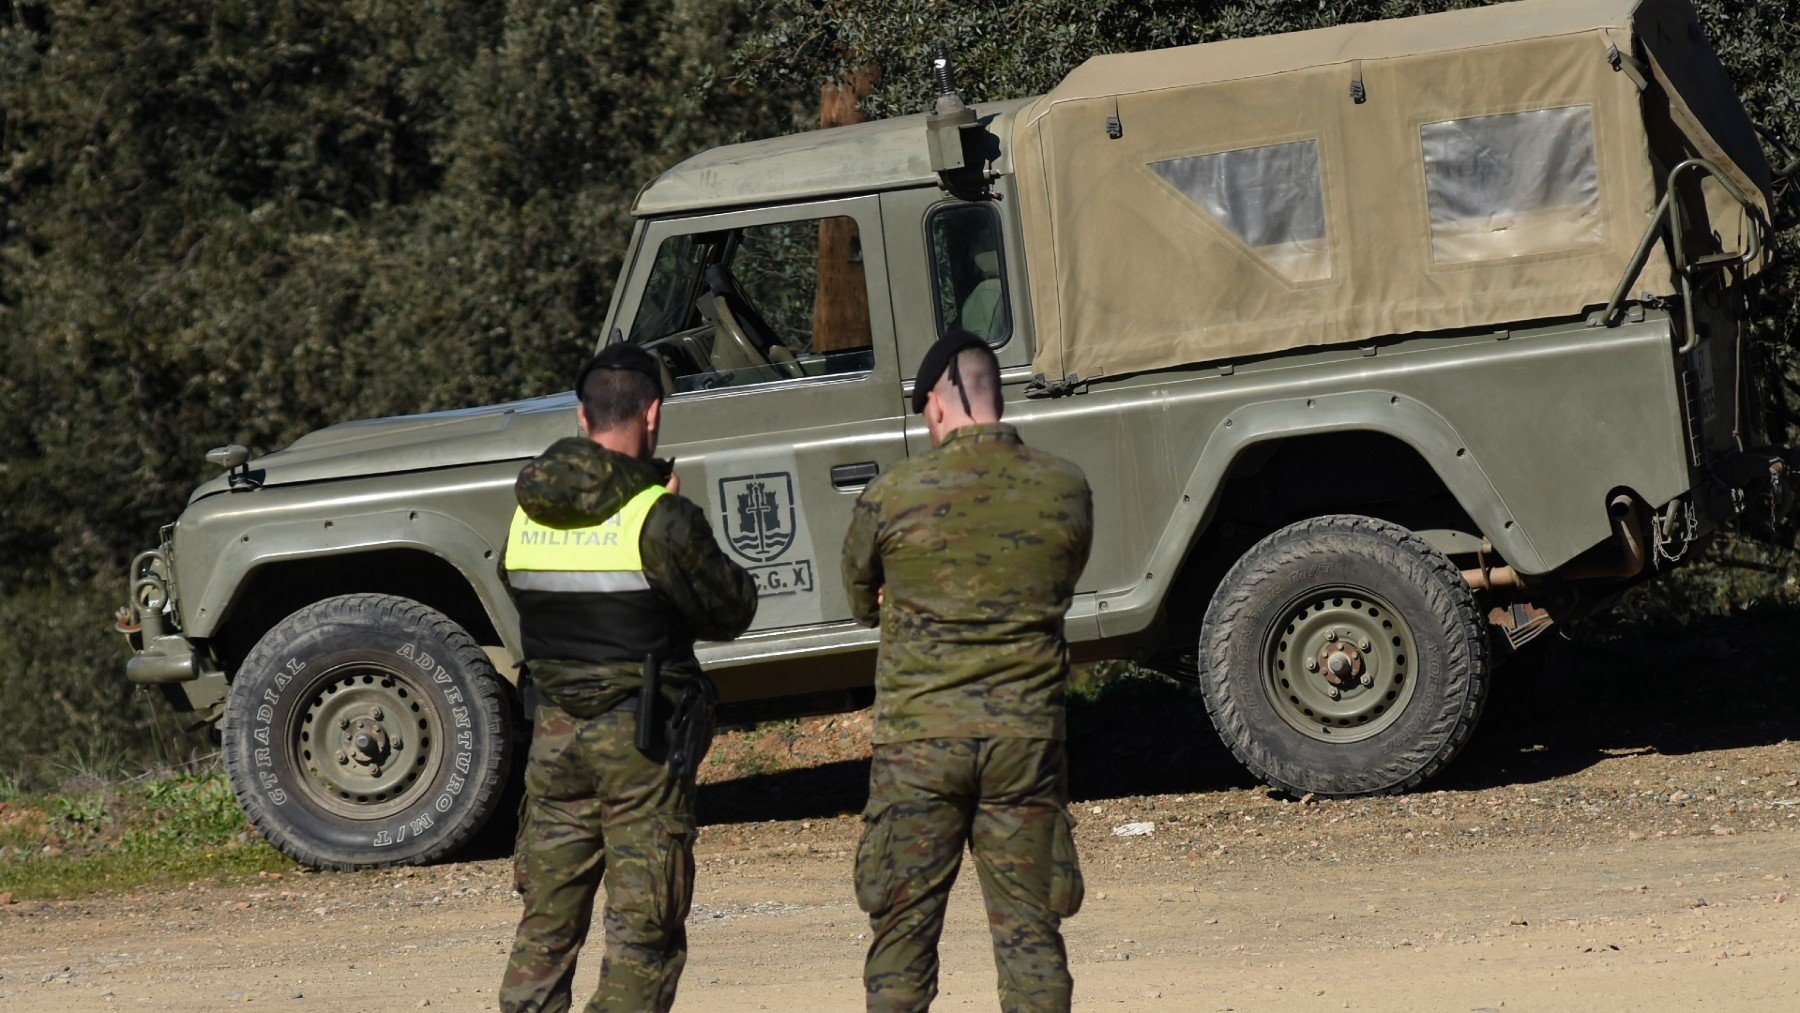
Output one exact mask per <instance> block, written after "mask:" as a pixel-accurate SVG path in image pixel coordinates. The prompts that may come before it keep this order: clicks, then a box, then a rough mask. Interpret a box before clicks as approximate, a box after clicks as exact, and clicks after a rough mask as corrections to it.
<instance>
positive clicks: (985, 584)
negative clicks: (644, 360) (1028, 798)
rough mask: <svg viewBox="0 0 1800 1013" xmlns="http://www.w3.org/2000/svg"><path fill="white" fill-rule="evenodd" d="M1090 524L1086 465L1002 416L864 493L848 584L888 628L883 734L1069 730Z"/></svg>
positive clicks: (857, 605)
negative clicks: (1067, 698)
mask: <svg viewBox="0 0 1800 1013" xmlns="http://www.w3.org/2000/svg"><path fill="white" fill-rule="evenodd" d="M1093 531H1094V524H1093V495H1092V493H1091V492H1090V490H1089V489H1088V484H1087V479H1086V477H1085V476H1083V475H1082V473H1081V469H1080V468H1078V467H1076V466H1075V465H1073V464H1071V463H1069V462H1068V461H1064V460H1062V459H1061V458H1057V457H1053V456H1051V455H1049V454H1045V453H1042V452H1040V451H1036V450H1033V449H1031V448H1030V447H1027V446H1026V445H1025V444H1024V443H1023V442H1021V441H1020V439H1019V433H1018V430H1016V429H1014V428H1013V427H1012V426H1009V425H1005V424H1002V423H994V424H991V425H976V426H967V427H964V428H962V429H959V430H957V431H956V432H954V433H952V434H951V435H950V438H949V439H947V440H946V441H945V442H944V444H943V445H942V446H940V447H938V448H937V449H935V450H933V451H931V452H929V453H926V454H923V455H921V456H919V457H915V458H913V459H911V460H909V461H907V462H906V463H904V464H902V465H900V466H899V467H897V468H895V469H894V470H893V471H891V472H889V473H887V474H886V475H883V476H881V478H879V479H877V480H876V481H875V482H874V483H872V484H871V485H870V486H869V488H868V489H866V490H864V492H863V494H862V497H861V498H860V499H859V500H857V503H856V510H855V513H854V515H853V517H852V519H851V522H850V531H849V534H848V535H847V536H846V537H845V539H844V585H845V587H847V588H848V589H849V592H850V607H851V611H852V612H853V613H854V614H855V615H856V617H857V618H859V619H861V620H862V621H863V622H865V623H869V624H870V625H874V624H876V623H877V622H879V624H880V626H881V657H880V661H879V662H878V664H877V668H876V674H875V741H876V742H904V741H907V740H910V739H922V738H981V737H987V738H1000V737H1021V738H1055V739H1060V738H1062V737H1063V691H1064V686H1065V684H1066V682H1067V681H1068V645H1067V643H1066V642H1065V641H1064V639H1063V616H1065V615H1066V614H1067V613H1068V611H1069V602H1070V599H1071V598H1072V596H1073V595H1074V593H1075V581H1076V579H1077V578H1078V577H1080V575H1081V570H1082V567H1084V566H1086V565H1087V558H1088V550H1089V548H1090V547H1091V545H1092V543H1093ZM877 592H880V593H881V594H882V598H881V601H880V604H879V605H878V604H877Z"/></svg>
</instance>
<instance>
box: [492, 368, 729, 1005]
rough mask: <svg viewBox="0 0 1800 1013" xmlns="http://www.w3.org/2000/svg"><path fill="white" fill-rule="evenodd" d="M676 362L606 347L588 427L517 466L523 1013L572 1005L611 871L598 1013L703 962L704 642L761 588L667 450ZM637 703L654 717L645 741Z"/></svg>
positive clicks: (708, 706) (707, 723)
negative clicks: (692, 920)
mask: <svg viewBox="0 0 1800 1013" xmlns="http://www.w3.org/2000/svg"><path fill="white" fill-rule="evenodd" d="M660 376H661V373H660V370H659V368H658V365H657V362H656V360H655V359H654V358H653V357H652V356H651V355H650V354H649V353H648V352H645V351H644V350H642V349H639V348H636V347H632V346H624V345H615V346H612V347H609V348H607V349H606V350H604V351H602V352H601V353H600V354H599V355H597V356H595V357H594V358H593V359H592V360H591V361H589V362H588V364H587V365H586V366H584V367H583V368H582V371H581V374H580V376H579V378H578V379H577V380H576V392H577V393H578V395H579V396H580V399H581V407H580V418H581V427H582V431H583V432H584V433H586V434H587V435H586V437H585V438H582V437H570V438H568V439H564V440H559V441H557V442H556V443H555V444H553V445H552V446H551V447H550V449H549V450H547V451H545V452H544V454H543V456H541V457H539V458H538V459H537V460H535V461H532V462H531V463H530V464H528V465H526V466H525V469H524V470H523V471H521V472H520V473H519V479H518V483H517V486H516V491H517V494H518V500H519V509H518V512H517V513H516V514H515V515H514V517H513V523H512V529H511V531H510V532H509V534H508V537H507V545H506V558H505V563H504V566H505V571H506V579H507V583H508V585H509V586H510V587H511V588H512V591H513V596H514V599H515V601H516V602H517V604H518V607H519V632H520V635H521V638H522V639H523V642H524V644H523V646H524V651H525V657H526V662H527V668H528V671H529V678H530V679H531V681H532V683H533V685H534V686H535V688H536V692H537V694H538V695H539V696H540V697H541V700H542V702H541V703H540V704H539V706H538V708H537V718H536V726H535V728H534V730H533V737H532V742H531V755H530V758H529V760H528V761H527V763H526V769H525V791H526V801H525V808H524V812H523V816H522V818H521V820H520V826H519V845H518V853H517V857H516V858H515V863H516V879H517V883H518V887H519V891H520V893H521V894H523V895H524V899H525V912H524V916H523V917H522V918H521V919H520V920H519V931H518V935H517V937H516V939H515V940H514V942H513V952H512V959H511V960H510V961H509V962H508V963H507V967H506V978H505V981H504V982H503V984H502V985H501V989H500V1001H501V1006H502V1007H503V1008H504V1009H506V1010H509V1011H512V1010H552V1011H561V1010H566V1009H568V1008H569V1002H570V981H571V979H572V978H573V977H574V974H575V958H576V955H577V954H578V952H579V951H580V949H581V945H582V943H583V941H584V940H585V939H586V938H587V933H588V926H589V923H590V922H591V921H592V920H593V913H594V898H595V893H596V891H597V890H598V888H599V886H600V884H601V882H602V880H603V879H604V881H605V885H606V910H605V915H604V919H603V924H604V929H605V934H606V956H605V958H604V959H603V961H602V963H601V965H600V988H599V990H598V991H597V992H595V993H594V997H593V999H592V1000H591V1001H590V1002H589V1003H588V1007H587V1008H588V1009H589V1010H632V1011H638V1010H666V1009H668V1008H669V1006H670V1005H671V1004H673V1003H674V1001H675V987H676V984H677V982H678V981H679V979H680V977H681V969H682V966H683V964H684V963H686V960H687V932H686V920H687V913H688V904H689V901H690V900H691V898H692V896H693V871H694V854H693V845H694V830H695V824H694V768H695V767H696V766H697V765H698V764H699V762H700V758H701V756H702V755H703V754H704V753H705V751H706V747H707V744H708V742H709V741H710V736H711V733H712V731H711V728H712V702H713V690H712V683H711V682H710V681H709V680H708V679H707V678H706V676H705V675H703V674H702V673H701V671H700V665H699V663H698V662H697V661H696V660H695V658H694V641H695V640H696V639H702V640H729V639H731V638H732V637H735V636H737V635H738V634H740V633H742V632H743V631H744V630H745V629H746V628H747V627H748V626H749V625H750V620H751V618H752V617H753V616H754V615H755V613H756V586H755V583H754V582H753V581H752V580H751V577H750V575H749V574H748V573H747V572H745V571H744V569H743V568H742V567H740V566H738V565H737V564H736V563H733V562H732V561H731V560H730V559H728V558H726V556H725V554H724V553H723V552H721V551H720V549H719V545H718V543H717V542H716V541H714V540H713V535H712V528H711V527H710V525H708V524H707V520H706V515H705V514H704V513H703V512H702V511H701V510H700V508H699V507H697V506H695V505H694V504H693V503H692V502H690V501H688V500H686V499H683V498H682V497H681V496H680V495H678V494H677V492H678V488H679V486H678V484H677V483H676V482H675V481H674V480H673V479H671V478H670V477H669V476H668V469H667V466H666V465H664V466H662V467H659V466H658V464H659V463H660V462H656V461H654V460H653V458H652V457H651V455H652V454H653V453H654V452H655V450H656V436H657V430H658V428H659V426H660V423H661V420H662V383H661V379H660ZM665 482H666V483H667V485H666V486H665V484H664V483H665ZM647 659H649V664H648V665H647ZM647 667H648V668H649V669H650V670H651V672H652V676H651V678H648V679H647V678H646V669H647ZM647 682H654V684H655V685H656V690H655V692H654V694H653V696H652V701H651V707H650V708H649V709H648V710H646V709H645V708H641V707H640V706H639V704H640V699H639V698H640V695H641V694H642V690H643V687H644V686H645V684H646V683H647ZM640 713H649V714H650V715H651V717H652V720H651V721H650V722H648V723H647V728H646V734H645V735H644V736H643V737H642V738H640V737H639V734H638V725H639V715H640ZM640 745H645V746H647V747H648V748H647V749H645V750H640V748H639V746H640Z"/></svg>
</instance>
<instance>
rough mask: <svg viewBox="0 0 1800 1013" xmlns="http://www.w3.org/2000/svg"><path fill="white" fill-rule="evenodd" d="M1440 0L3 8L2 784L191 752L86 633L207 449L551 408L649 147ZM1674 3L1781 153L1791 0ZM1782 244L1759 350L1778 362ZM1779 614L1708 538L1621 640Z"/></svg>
mask: <svg viewBox="0 0 1800 1013" xmlns="http://www.w3.org/2000/svg"><path fill="white" fill-rule="evenodd" d="M1459 6H1471V4H1468V3H1446V2H1428V0H1392V2H1385V3H1383V2H1369V0H1348V2H1325V0H1243V2H1222V0H1212V2H1205V0H1202V2H1193V3H1185V2H1184V3H1174V2H1158V0H1019V2H1012V3H1001V2H978V0H969V2H962V3H946V2H935V0H810V2H809V0H769V2H754V0H633V2H627V0H600V2H572V0H506V2H502V0H411V2H405V3H401V2H397V0H341V2H335V3H334V2H324V0H90V2H85V3H76V2H24V0H0V715H4V720H5V728H6V732H7V734H4V735H0V778H4V779H8V780H9V781H10V782H11V783H12V784H14V785H19V784H24V783H30V782H34V781H37V782H45V781H49V780H52V779H54V778H55V777H56V776H57V775H58V774H59V773H62V774H66V773H68V772H72V771H78V770H87V771H92V770H95V769H107V768H127V767H130V766H133V765H137V766H141V765H143V764H146V763H153V762H157V761H161V762H170V761H173V760H176V759H179V758H181V757H182V756H184V755H186V753H187V752H188V751H189V750H191V749H192V748H194V747H195V743H194V742H193V741H192V740H189V739H187V738H184V737H183V735H182V733H181V732H180V730H179V727H178V721H177V719H176V716H175V715H173V714H172V713H171V712H170V711H168V709H167V708H166V707H165V706H164V705H163V704H162V703H161V701H160V700H158V699H156V698H154V697H151V696H148V695H141V694H137V693H134V692H133V691H132V690H131V689H130V688H129V687H128V685H127V684H126V683H125V681H124V678H123V674H122V665H123V661H124V658H125V649H124V646H123V641H122V639H121V638H119V637H118V636H117V635H115V634H113V633H111V632H110V625H111V611H112V609H113V608H114V607H115V606H117V605H118V604H119V603H120V602H121V601H122V599H123V597H124V593H125V588H124V585H123V576H124V568H125V565H126V563H127V561H128V560H129V558H130V556H131V554H132V553H133V552H134V551H136V550H138V549H141V548H144V547H148V546H151V545H154V544H155V543H156V539H157V531H158V528H159V527H160V526H161V525H163V524H165V523H167V522H169V521H170V520H172V519H173V518H174V517H175V515H176V514H177V513H178V512H179V511H180V509H181V506H182V504H183V503H184V501H185V498H186V496H187V494H188V492H189V490H190V489H191V488H192V487H193V486H194V485H195V484H196V483H198V482H199V481H201V480H202V479H204V478H206V477H208V475H209V474H210V473H211V471H212V469H210V468H209V467H208V466H206V465H205V464H204V463H203V460H202V455H203V454H204V452H205V451H206V450H207V449H208V448H210V447H213V446H218V445H220V444H224V443H231V442H236V443H243V444H246V445H248V446H250V447H252V448H253V449H256V450H260V451H267V450H272V449H275V448H277V447H280V446H282V445H283V444H285V443H287V442H288V441H290V440H292V439H293V438H295V437H297V436H299V435H300V434H302V433H304V432H306V431H308V430H310V429H313V428H317V427H319V426H322V425H326V424H329V423H332V422H337V421H343V420H346V419H350V418H357V417H368V416H376V415H389V414H398V413H407V412H417V411H424V410H431V409H439V408H448V407H457V406H463V405H470V404H477V403H482V402H491V401H496V400H503V399H510V398H518V397H527V396H533V395H537V394H543V393H548V392H552V391H556V390H560V389H563V388H564V387H566V386H567V379H566V378H567V377H568V376H569V374H570V372H571V370H572V369H573V367H574V366H575V365H576V364H577V363H578V362H579V360H580V358H581V356H582V355H583V353H584V352H585V351H586V350H588V349H589V348H591V347H592V346H593V344H594V343H595V341H596V340H597V339H598V337H599V336H600V335H599V331H600V326H601V317H602V315H603V314H604V312H605V310H606V305H607V300H608V297H609V295H610V291H611V285H612V281H613V278H614V276H615V274H616V271H617V268H618V266H619V260H620V255H621V254H622V252H623V251H624V247H625V244H626V242H627V240H628V238H629V216H628V208H629V205H630V201H631V198H632V195H633V194H634V193H635V192H636V190H637V188H638V186H639V185H640V184H641V183H642V182H643V181H644V180H646V179H648V178H649V177H650V176H652V175H654V174H655V173H656V172H658V171H660V170H662V169H663V168H666V167H667V166H669V165H671V164H673V163H674V162H676V161H678V160H679V159H681V158H683V157H685V156H687V155H689V154H692V153H694V152H696V151H699V150H701V149H703V148H706V147H709V146H711V145H714V144H719V143H724V142H728V141H733V140H739V139H745V138H750V137H759V136H768V135H772V134H778V133H786V132H790V131H793V130H797V129H807V128H811V127H813V126H816V125H817V124H818V121H819V117H820V110H821V88H829V87H831V86H833V85H834V84H837V83H840V82H847V81H854V82H857V84H856V86H855V87H854V88H853V89H852V91H853V92H854V94H853V95H852V97H853V98H855V97H860V99H861V106H862V109H863V110H864V111H866V112H868V113H870V114H873V115H888V114H894V113H903V112H912V111H918V110H921V109H923V108H924V106H925V105H926V103H927V102H928V101H929V98H930V96H931V94H932V92H931V89H930V87H929V86H928V83H927V76H928V54H929V52H930V49H931V47H932V46H933V45H934V44H935V42H936V41H937V40H938V39H940V38H946V39H948V40H950V41H951V42H952V44H953V46H954V49H955V51H956V54H957V58H958V62H959V65H960V77H961V81H962V84H963V86H964V88H963V90H964V96H965V97H966V98H969V99H971V100H974V101H977V102H979V101H982V100H991V99H999V98H1007V97H1014V96H1019V95H1026V94H1033V93H1036V92H1040V91H1043V90H1045V89H1048V88H1049V87H1051V86H1052V85H1053V84H1054V83H1055V82H1056V81H1057V80H1058V79H1059V78H1060V77H1061V76H1062V75H1063V74H1064V73H1065V72H1066V71H1068V70H1069V69H1070V68H1072V67H1074V66H1075V65H1076V64H1078V63H1079V62H1081V61H1082V60H1083V59H1085V58H1086V57H1088V56H1090V55H1093V54H1095V53H1099V52H1108V51H1119V50H1131V49H1144V48H1152V47H1158V46H1170V45H1179V44H1185V43H1191V42H1198V41H1210V40H1213V39H1220V38H1229V37H1234V36H1241V35H1251V34H1261V33H1267V32H1273V31H1281V30H1291V29H1299V28H1310V27H1317V26H1322V25H1328V24H1334V23H1339V22H1345V21H1360V20H1367V19H1371V18H1378V17H1393V16H1401V15H1407V14H1415V13H1422V12H1427V11H1432V10H1440V9H1444V8H1447V7H1459ZM1698 6H1699V7H1700V8H1701V10H1702V13H1703V16H1704V18H1705V20H1706V23H1707V26H1708V29H1709V31H1710V33H1711V35H1712V37H1713V39H1714V40H1715V42H1716V44H1717V46H1718V48H1719V49H1720V51H1721V53H1722V54H1723V56H1724V58H1725V60H1726V62H1727V64H1728V66H1729V67H1730V69H1731V71H1732V73H1733V76H1734V78H1735V79H1736V81H1737V83H1738V86H1739V88H1740V89H1741V90H1742V91H1743V93H1744V95H1745V98H1746V101H1747V103H1748V104H1749V106H1750V107H1751V110H1752V113H1753V115H1755V116H1756V117H1757V118H1758V119H1759V120H1761V121H1763V122H1765V123H1767V124H1770V125H1772V126H1775V127H1777V128H1779V129H1782V130H1784V131H1786V132H1788V133H1790V134H1800V92H1796V90H1795V89H1796V86H1797V85H1800V74H1797V73H1796V71H1797V70H1800V66H1797V63H1800V55H1797V54H1800V0H1773V2H1756V3H1737V2H1727V0H1701V2H1700V3H1699V5H1698ZM1794 252H1795V251H1794V250H1793V248H1792V246H1791V245H1789V246H1784V247H1783V249H1782V250H1781V253H1782V254H1783V255H1784V258H1785V260H1784V265H1783V267H1782V268H1781V271H1780V274H1779V276H1778V277H1777V278H1775V279H1774V280H1773V281H1772V282H1771V284H1770V287H1769V294H1770V298H1769V300H1768V305H1769V306H1770V307H1771V310H1770V312H1769V315H1768V319H1766V320H1764V321H1762V322H1761V324H1760V329H1759V332H1758V336H1759V337H1760V338H1763V339H1766V340H1773V341H1777V342H1782V343H1784V344H1785V343H1786V342H1787V341H1788V339H1789V336H1790V335H1791V334H1793V333H1794V326H1793V324H1794V321H1793V318H1792V314H1791V311H1790V310H1789V306H1788V304H1789V292H1790V286H1791V281H1792V275H1793V272H1794V270H1795V267H1794V264H1795V258H1794V257H1793V256H1792V254H1793V253H1794ZM1778 354H1780V355H1782V356H1784V357H1785V358H1784V359H1783V361H1784V362H1785V363H1787V364H1788V367H1789V372H1790V375H1793V374H1794V370H1793V369H1792V363H1793V357H1792V353H1791V348H1784V349H1783V350H1782V351H1780V352H1779V353H1778ZM1739 564H1748V565H1739ZM1797 596H1800V595H1797V594H1796V588H1795V584H1794V576H1793V570H1792V559H1791V557H1790V556H1785V555H1781V554H1777V553H1770V552H1767V551H1763V550H1759V549H1754V548H1751V547H1749V546H1747V545H1741V544H1737V543H1730V544H1725V545H1722V546H1721V547H1719V548H1716V549H1714V550H1712V558H1711V559H1710V560H1709V561H1708V562H1706V563H1705V565H1702V566H1700V567H1697V568H1693V569H1690V570H1688V571H1685V572H1684V573H1683V574H1682V575H1681V576H1680V577H1679V578H1677V579H1676V580H1675V581H1673V582H1665V583H1663V584H1661V585H1658V587H1657V588H1656V589H1654V590H1652V591H1650V592H1648V593H1643V594H1640V595H1639V596H1638V597H1637V598H1635V599H1634V600H1633V601H1632V602H1631V603H1630V606H1629V608H1628V609H1627V612H1626V617H1625V619H1624V620H1621V621H1624V622H1633V623H1636V624H1638V628H1640V629H1641V627H1642V626H1644V625H1647V624H1648V625H1655V624H1663V623H1668V622H1674V621H1685V620H1689V619H1692V618H1695V617H1699V616H1706V615H1718V614H1720V613H1727V612H1730V611H1732V610H1733V609H1743V608H1750V607H1757V606H1759V605H1763V604H1766V603H1769V602H1771V601H1784V600H1785V601H1792V600H1793V599H1794V598H1796V597H1797ZM1598 633H1599V635H1601V636H1604V635H1606V634H1607V629H1605V628H1603V629H1601V630H1600V631H1598Z"/></svg>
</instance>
